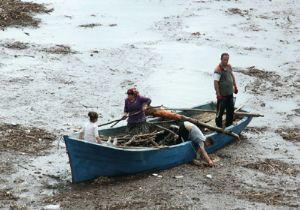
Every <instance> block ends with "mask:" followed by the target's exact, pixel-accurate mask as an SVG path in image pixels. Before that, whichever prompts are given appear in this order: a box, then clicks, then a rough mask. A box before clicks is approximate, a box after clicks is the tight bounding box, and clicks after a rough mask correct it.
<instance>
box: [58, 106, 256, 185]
mask: <svg viewBox="0 0 300 210" xmlns="http://www.w3.org/2000/svg"><path fill="white" fill-rule="evenodd" d="M209 107H212V106H209ZM196 108H207V105H203V106H199V107H196ZM251 119H252V117H244V118H243V119H242V120H240V121H239V122H238V123H237V124H236V125H232V126H230V127H228V128H227V129H226V130H231V131H233V132H235V133H237V134H240V133H241V132H242V130H243V129H244V128H245V127H246V126H247V125H248V124H249V123H250V121H251ZM102 131H103V132H104V133H106V134H109V133H115V132H122V131H124V127H120V128H114V129H106V130H102ZM100 132H101V131H100ZM208 137H210V138H211V139H212V140H213V142H214V144H213V145H212V146H210V147H207V148H206V151H207V152H208V153H213V152H215V151H217V150H219V149H221V148H223V147H224V146H226V145H228V144H230V143H232V142H233V141H235V140H234V139H233V137H231V136H228V135H224V134H221V133H212V134H210V135H208ZM64 140H65V143H66V149H67V153H68V155H69V159H70V166H71V171H72V181H73V183H77V182H82V181H86V180H91V179H94V178H97V177H99V176H123V175H129V174H136V173H140V172H150V171H156V170H162V169H167V168H171V167H174V166H177V165H180V164H184V163H188V162H190V161H191V160H193V159H194V158H195V155H196V153H195V151H197V149H198V148H196V147H195V145H193V143H192V142H190V141H187V142H183V143H181V144H177V145H173V146H168V147H163V148H119V147H113V146H108V145H101V144H94V143H90V142H87V141H82V140H78V139H76V138H73V137H71V136H64Z"/></svg>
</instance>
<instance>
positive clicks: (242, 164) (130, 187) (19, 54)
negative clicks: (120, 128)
mask: <svg viewBox="0 0 300 210" xmlns="http://www.w3.org/2000/svg"><path fill="white" fill-rule="evenodd" d="M240 3H241V2H240V1H235V2H233V1H217V2H216V1H192V2H188V4H186V5H184V8H185V9H183V10H182V12H181V13H178V14H173V15H169V16H165V17H164V18H162V19H160V20H156V21H155V22H154V23H153V26H152V28H151V29H149V30H153V31H156V32H157V33H160V35H161V36H162V40H163V39H166V40H168V41H171V42H175V43H176V44H193V45H196V46H202V45H204V44H208V45H210V46H212V47H216V48H218V49H228V50H230V51H231V52H236V56H238V55H247V56H249V57H251V56H250V55H254V54H255V53H257V54H258V56H266V57H265V59H270V58H272V59H273V60H274V61H275V60H276V58H277V57H276V56H278V55H281V54H282V49H289V47H293V52H292V53H294V54H293V55H298V54H299V50H300V49H299V48H297V44H298V43H299V37H298V35H297V34H298V32H299V28H298V26H297V19H296V18H297V15H299V14H297V11H295V10H294V7H293V5H292V4H291V5H289V4H288V3H287V4H286V5H288V6H287V7H284V6H283V7H282V8H280V7H277V5H275V6H276V9H275V8H273V9H272V10H273V11H271V10H270V11H268V12H266V11H260V10H259V8H254V9H251V7H246V6H245V7H240V6H241V5H240ZM269 3H270V4H272V5H273V2H269ZM172 4H173V3H172ZM218 4H221V5H220V7H218V6H216V5H218ZM254 4H255V3H254ZM204 5H205V6H204ZM224 5H226V6H225V7H224ZM251 5H252V7H254V6H255V5H253V4H251ZM264 6H265V5H264ZM273 6H274V5H273ZM281 6H282V5H281ZM54 9H55V8H54ZM206 10H207V11H208V12H211V14H215V13H216V11H218V12H220V13H222V14H224V15H226V16H229V17H233V18H234V20H237V19H238V18H241V19H238V20H239V21H238V22H236V23H232V24H233V25H232V26H230V27H231V28H229V29H234V30H239V31H238V33H234V32H232V33H228V34H229V35H230V36H227V39H228V40H226V39H225V38H224V37H223V36H219V35H220V34H221V32H220V31H215V30H213V31H210V30H208V31H205V32H203V31H202V28H193V29H190V30H189V31H187V30H186V29H187V28H188V27H187V25H186V24H187V22H188V21H189V20H190V19H192V18H199V20H201V18H203V17H204V16H203V14H201V12H202V11H206ZM0 11H1V12H0V27H1V29H7V28H8V27H26V26H29V27H32V26H33V27H38V26H39V23H40V21H41V20H40V19H38V18H36V17H35V14H37V13H49V12H50V13H49V14H51V11H52V9H51V6H49V7H48V6H44V5H40V4H35V3H30V2H21V1H17V0H3V1H1V2H0ZM3 11H5V12H3ZM89 15H90V14H89ZM204 15H207V14H206V13H204ZM94 16H95V15H94ZM64 18H65V19H66V20H68V21H71V20H73V19H75V16H69V15H68V14H67V13H66V14H65V16H64ZM232 20H233V19H232ZM109 21H111V20H109ZM109 21H108V22H107V23H106V24H104V23H102V22H101V21H100V23H101V24H103V25H101V24H100V23H99V22H97V21H94V22H92V21H90V22H83V23H82V24H80V23H76V24H75V25H74V27H77V28H78V27H79V28H82V30H93V29H102V28H104V26H106V29H107V28H108V27H111V29H112V28H114V29H118V28H119V26H120V28H121V27H122V25H121V24H117V23H113V22H110V23H109ZM265 21H266V24H263V23H264V22H265ZM84 23H86V24H84ZM226 23H228V22H226ZM234 24H235V25H234ZM198 25H199V24H198V22H197V26H198ZM102 26H103V27H102ZM107 26H108V27H107ZM117 26H118V27H117ZM273 28H276V30H279V31H281V32H284V33H288V34H289V37H285V39H283V38H282V37H281V38H280V39H278V40H277V39H276V40H274V43H276V44H272V45H267V44H266V45H265V46H256V45H254V44H252V43H254V42H255V41H256V40H257V38H259V37H260V36H261V37H264V36H265V33H266V32H268V33H272V32H273V31H271V30H273ZM274 30H275V29H274ZM244 33H248V34H247V35H243V36H239V35H238V34H244ZM225 34H227V32H226V33H225ZM29 35H30V34H26V36H29ZM296 36H297V37H296ZM229 37H233V38H234V39H235V41H236V40H239V39H243V40H247V41H249V42H248V43H247V42H245V43H246V44H244V43H237V44H235V42H234V43H230V40H229V39H230V38H229ZM268 38H269V36H268V37H267V38H266V39H265V40H268ZM162 40H159V41H149V42H147V43H144V44H145V46H146V47H143V45H141V43H140V42H139V43H128V44H126V45H123V46H121V47H119V48H111V49H104V48H103V49H102V48H100V47H99V46H95V48H91V49H89V50H88V51H82V52H81V51H80V52H79V51H77V49H75V48H74V47H73V46H69V45H67V44H55V43H49V44H36V43H34V40H32V42H27V41H26V40H24V41H18V40H2V41H1V45H0V48H1V52H2V54H1V59H2V60H1V61H0V68H1V70H3V74H1V75H2V76H1V77H0V79H1V91H2V92H1V95H5V97H4V98H3V104H4V105H1V111H2V112H3V113H5V114H3V115H2V116H3V119H2V118H1V124H0V134H1V137H0V151H1V153H0V209H24V210H25V209H42V208H44V207H46V206H48V205H55V206H56V208H59V209H130V210H131V209H270V210H273V209H284V210H285V209H299V208H300V201H299V197H300V178H299V177H300V157H299V146H300V145H299V141H300V140H299V138H300V136H299V135H300V134H299V133H300V131H299V117H300V115H299V113H300V112H299V110H300V108H299V106H300V101H299V93H300V75H299V67H298V66H300V63H299V59H298V60H297V58H295V56H294V58H295V59H294V58H293V57H289V56H287V57H289V59H287V61H284V62H282V63H281V64H280V66H279V68H280V71H278V70H275V69H273V67H269V68H267V69H263V68H259V67H256V66H259V64H258V63H252V64H251V65H248V66H250V67H238V66H237V67H235V65H234V63H233V66H234V71H235V73H236V76H237V78H238V82H239V88H240V89H239V92H240V93H239V94H241V93H242V95H244V96H245V95H246V97H247V101H246V102H247V105H248V108H250V109H251V110H253V111H255V112H258V113H261V114H264V115H265V117H264V118H259V119H257V118H256V119H253V121H252V122H251V124H250V126H249V127H247V128H246V129H245V130H244V131H243V132H242V135H241V142H240V143H234V144H232V145H229V146H228V147H226V148H224V149H222V150H220V151H218V152H216V153H215V154H212V155H211V158H212V159H213V160H214V162H215V166H214V167H207V164H206V162H204V161H198V162H192V163H189V164H184V165H180V166H178V167H174V168H171V169H168V170H164V171H156V172H154V173H144V174H137V175H132V176H126V177H100V178H98V179H96V180H92V181H88V182H84V183H79V184H72V183H71V171H70V168H69V164H68V157H67V154H66V151H65V145H64V143H63V142H62V141H61V135H62V134H64V133H70V132H73V131H78V129H79V126H78V124H79V121H81V120H82V119H83V116H85V114H86V112H87V110H90V109H95V110H98V109H99V110H101V112H102V113H103V119H105V120H108V118H115V117H116V115H117V114H116V113H122V104H120V102H119V101H121V100H119V99H114V98H112V97H111V96H112V95H114V96H115V95H118V94H117V93H119V92H122V93H123V92H125V89H126V88H127V87H129V86H133V85H135V84H136V81H137V80H140V79H141V78H147V77H148V76H149V75H150V74H151V73H153V72H152V71H145V69H147V70H149V69H150V70H153V69H155V68H156V67H159V66H160V65H161V62H162V61H161V60H162V59H161V57H160V55H159V54H158V53H154V52H152V51H151V47H153V46H154V45H155V44H157V43H159V42H162ZM297 40H298V41H297ZM227 41H228V42H227ZM272 43H273V42H272ZM141 46H142V47H141ZM291 51H292V50H291ZM231 52H230V53H231ZM249 53H254V54H249ZM80 55H82V57H79V56H80ZM274 55H276V56H275V57H276V58H275V57H274ZM91 57H92V58H95V59H97V60H101V63H96V62H95V61H94V60H88V61H87V64H85V59H87V58H89V59H90V58H91ZM279 57H280V56H279ZM25 58H28V59H29V60H26V62H28V63H26V65H27V66H25V67H24V66H22V65H21V64H20V65H17V64H14V63H18V61H15V60H14V59H19V60H22V59H25ZM6 59H8V60H11V62H8V63H5V62H4V61H5V60H6ZM34 59H36V60H38V61H39V62H38V63H31V62H33V60H34ZM246 60H248V59H246ZM172 62H173V61H172ZM41 63H48V64H49V65H45V66H44V65H43V64H41ZM66 64H70V66H69V67H68V68H66V66H67V65H66ZM15 65H16V66H15ZM10 66H12V67H11V68H10ZM187 68H188V67H187ZM57 69H58V71H57ZM183 69H184V68H183ZM75 71H76V72H75ZM96 71H97V74H98V73H99V72H101V76H98V75H96V74H95V73H94V72H96ZM82 72H85V73H86V74H87V75H91V76H90V77H84V76H85V75H84V74H83V73H82ZM13 74H15V75H13ZM158 76H159V75H158ZM81 77H82V78H83V79H80V78H81ZM93 81H95V82H93ZM151 85H155V84H151ZM176 85H178V84H176ZM32 87H34V88H32ZM36 87H39V88H36ZM86 87H89V88H87V90H86V89H85V88H86ZM31 88H32V89H31ZM98 89H100V90H101V91H102V92H105V94H106V95H105V94H102V95H103V97H101V100H99V99H98V98H100V97H99V96H98V95H96V94H95V93H94V92H95V91H91V90H98ZM106 92H108V93H106ZM86 95H88V96H90V101H89V100H87V99H85V98H83V96H86ZM102 95H101V96H102ZM237 97H240V95H238V96H237ZM35 98H39V99H40V101H43V102H40V101H39V103H32V101H35ZM122 102H123V101H122ZM7 104H9V105H10V109H9V111H7ZM282 104H283V105H285V104H287V105H290V106H291V108H289V106H283V108H282ZM14 107H16V108H14ZM51 107H56V108H55V111H54V112H52V113H51V112H50V111H51V110H52V109H51ZM57 107H60V108H59V109H58V108H57ZM120 107H121V108H120ZM17 108H18V109H17ZM20 110H21V111H22V113H23V116H22V117H20V116H19V113H20ZM48 112H50V114H49V116H47V113H48ZM107 113H109V114H107ZM52 115H57V116H59V117H53V116H52ZM108 115H109V116H108ZM45 116H47V118H45V119H44V120H43V119H42V118H43V117H45ZM199 117H200V118H202V119H203V121H204V122H205V123H208V124H211V125H214V117H212V115H211V114H207V116H206V114H203V115H201V116H199ZM58 118H63V120H61V119H58ZM101 118H102V116H101ZM11 119H13V120H16V121H17V122H18V123H19V122H21V124H16V123H5V122H6V121H10V122H11V121H12V120H11ZM41 119H42V120H41ZM74 122H75V123H74ZM22 124H24V125H22ZM28 124H30V125H32V126H29V125H28ZM75 124H76V126H74V125H75ZM37 125H38V126H37ZM45 128H47V129H45Z"/></svg>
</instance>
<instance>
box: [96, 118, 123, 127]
mask: <svg viewBox="0 0 300 210" xmlns="http://www.w3.org/2000/svg"><path fill="white" fill-rule="evenodd" d="M122 118H123V117H122ZM122 118H120V119H117V120H113V121H110V122H107V123H103V124H100V125H98V127H101V126H105V125H109V124H112V123H115V122H120V121H121V120H122Z"/></svg>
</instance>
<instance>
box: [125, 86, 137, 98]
mask: <svg viewBox="0 0 300 210" xmlns="http://www.w3.org/2000/svg"><path fill="white" fill-rule="evenodd" d="M127 94H128V95H134V96H135V97H137V96H138V95H139V91H138V90H137V89H136V88H129V89H128V90H127Z"/></svg>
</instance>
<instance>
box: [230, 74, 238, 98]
mask: <svg viewBox="0 0 300 210" xmlns="http://www.w3.org/2000/svg"><path fill="white" fill-rule="evenodd" d="M231 75H232V79H233V87H234V93H235V94H237V93H238V88H237V84H236V79H235V76H234V74H233V72H232V70H231Z"/></svg>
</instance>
